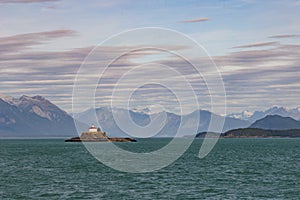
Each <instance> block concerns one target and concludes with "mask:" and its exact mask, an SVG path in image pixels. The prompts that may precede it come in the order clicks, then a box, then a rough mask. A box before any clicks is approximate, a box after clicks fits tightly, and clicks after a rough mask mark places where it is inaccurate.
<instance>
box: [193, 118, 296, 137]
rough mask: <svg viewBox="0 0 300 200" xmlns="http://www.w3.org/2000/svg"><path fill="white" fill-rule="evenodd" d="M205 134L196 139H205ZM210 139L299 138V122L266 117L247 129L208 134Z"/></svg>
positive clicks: (291, 119)
mask: <svg viewBox="0 0 300 200" xmlns="http://www.w3.org/2000/svg"><path fill="white" fill-rule="evenodd" d="M206 134H207V132H202V133H198V134H197V135H196V137H197V138H203V137H205V136H206ZM208 136H210V137H218V136H220V137H224V138H251V137H262V138H264V137H288V138H295V137H300V121H297V120H295V119H293V118H291V117H282V116H279V115H268V116H266V117H265V118H263V119H260V120H257V121H255V122H254V123H253V124H251V125H250V127H249V128H239V129H234V130H230V131H226V132H225V133H222V134H220V133H219V134H218V133H210V134H209V135H208Z"/></svg>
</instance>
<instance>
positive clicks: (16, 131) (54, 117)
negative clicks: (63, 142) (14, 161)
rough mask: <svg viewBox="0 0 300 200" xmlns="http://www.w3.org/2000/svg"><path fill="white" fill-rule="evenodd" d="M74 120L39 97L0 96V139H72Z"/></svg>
mask: <svg viewBox="0 0 300 200" xmlns="http://www.w3.org/2000/svg"><path fill="white" fill-rule="evenodd" d="M76 133H77V132H76V129H75V125H74V120H73V118H72V117H71V116H69V115H68V114H67V113H66V112H65V111H63V110H61V109H60V108H59V107H57V106H56V105H54V104H53V103H51V102H50V101H48V100H47V99H45V98H44V97H42V96H34V97H29V96H25V95H23V96H22V97H20V98H19V99H17V98H13V97H10V96H5V95H1V96H0V136H9V137H16V136H22V137H23V136H40V137H43V136H70V135H75V134H76Z"/></svg>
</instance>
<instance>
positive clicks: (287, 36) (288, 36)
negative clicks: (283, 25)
mask: <svg viewBox="0 0 300 200" xmlns="http://www.w3.org/2000/svg"><path fill="white" fill-rule="evenodd" d="M269 38H300V35H295V34H281V35H272V36H270V37H269Z"/></svg>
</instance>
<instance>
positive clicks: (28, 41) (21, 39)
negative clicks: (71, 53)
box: [0, 29, 76, 53]
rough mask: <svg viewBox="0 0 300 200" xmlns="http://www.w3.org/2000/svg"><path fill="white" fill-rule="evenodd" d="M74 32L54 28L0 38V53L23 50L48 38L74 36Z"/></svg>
mask: <svg viewBox="0 0 300 200" xmlns="http://www.w3.org/2000/svg"><path fill="white" fill-rule="evenodd" d="M75 35H76V32H75V31H73V30H65V29H62V30H54V31H45V32H38V33H26V34H19V35H14V36H9V37H1V38H0V53H11V52H15V51H20V50H24V49H26V48H28V47H31V46H34V45H38V44H42V43H44V42H47V41H49V40H52V39H55V38H61V37H71V36H75Z"/></svg>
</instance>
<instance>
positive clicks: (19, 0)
mask: <svg viewBox="0 0 300 200" xmlns="http://www.w3.org/2000/svg"><path fill="white" fill-rule="evenodd" d="M56 1H60V0H2V1H1V2H0V4H2V3H43V2H56Z"/></svg>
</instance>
